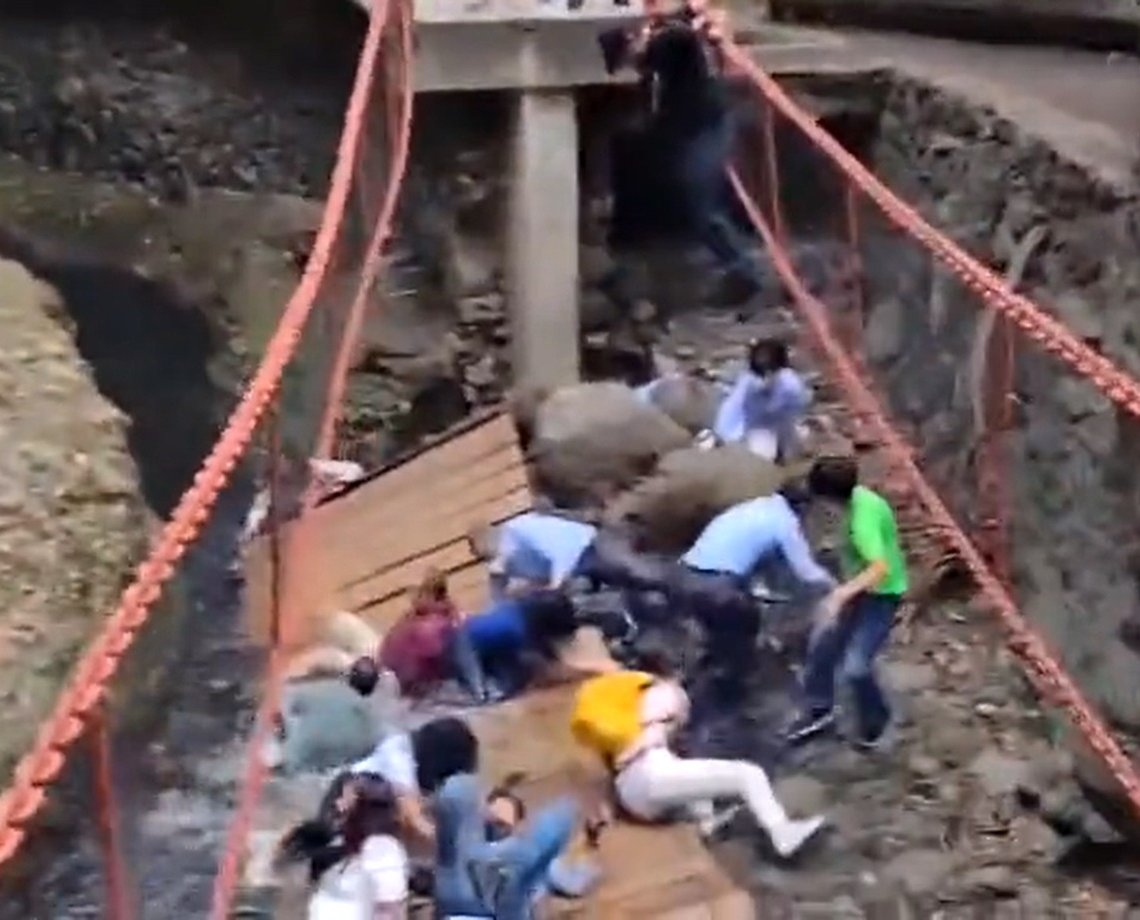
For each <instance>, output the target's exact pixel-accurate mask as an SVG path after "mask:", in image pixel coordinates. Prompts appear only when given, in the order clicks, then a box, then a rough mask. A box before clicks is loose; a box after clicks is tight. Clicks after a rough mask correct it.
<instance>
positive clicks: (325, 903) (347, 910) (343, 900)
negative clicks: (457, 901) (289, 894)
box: [309, 835, 408, 920]
mask: <svg viewBox="0 0 1140 920" xmlns="http://www.w3.org/2000/svg"><path fill="white" fill-rule="evenodd" d="M407 898H408V852H407V850H405V849H404V845H403V844H402V843H400V841H399V840H397V839H396V838H395V837H388V836H386V835H385V836H376V837H369V838H368V839H367V840H365V841H364V846H362V847H361V848H360V852H359V853H357V854H356V855H355V856H352V857H350V858H349V859H346V860H343V861H342V862H340V863H338V864H337V865H335V866H333V867H332V868H330V869H327V870H326V871H325V873H324V874H323V875H322V876H321V877H320V879H319V880H318V882H317V888H316V890H315V891H314V892H313V894H312V897H310V898H309V920H373V918H374V917H375V916H376V905H378V904H402V903H403V902H404V901H406V900H407Z"/></svg>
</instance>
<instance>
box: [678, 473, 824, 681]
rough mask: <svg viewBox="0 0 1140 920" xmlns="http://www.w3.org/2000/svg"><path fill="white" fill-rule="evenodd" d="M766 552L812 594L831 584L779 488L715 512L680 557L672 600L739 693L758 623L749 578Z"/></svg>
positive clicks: (719, 671)
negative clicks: (701, 632)
mask: <svg viewBox="0 0 1140 920" xmlns="http://www.w3.org/2000/svg"><path fill="white" fill-rule="evenodd" d="M773 556H780V557H783V560H784V562H785V563H786V564H787V566H788V567H789V568H790V569H791V571H792V573H793V574H794V575H795V576H796V577H797V578H798V579H799V580H800V581H801V582H803V583H804V584H805V586H807V587H808V588H809V589H811V590H812V591H813V592H818V593H819V594H821V595H822V594H825V593H826V592H827V591H829V590H831V588H832V587H833V586H834V584H835V581H834V579H833V578H832V576H831V575H830V574H829V573H828V571H827V570H826V569H824V568H823V567H822V566H821V565H820V564H819V563H818V562H817V561H816V559H815V557H814V556H813V555H812V551H811V547H810V546H809V545H808V541H807V538H806V537H805V536H804V532H803V528H802V527H801V525H800V520H799V517H798V516H797V515H796V512H795V511H794V510H793V509H792V506H791V504H790V503H789V502H788V499H787V498H786V497H785V496H784V495H782V494H780V493H777V494H775V495H764V496H761V497H759V498H753V499H750V500H749V501H746V502H741V503H740V504H737V505H733V506H732V507H731V508H728V509H727V510H725V511H722V512H721V513H720V514H718V515H717V516H716V517H715V518H713V519H712V521H710V522H709V524H708V526H706V527H705V529H704V530H703V531H702V532H701V535H700V536H699V537H697V540H696V542H695V543H694V544H693V545H692V547H691V548H690V549H689V551H688V552H686V553H685V554H684V555H683V556H682V557H681V566H680V574H679V577H678V579H677V584H676V585H675V587H674V591H675V598H676V600H677V601H678V604H679V606H681V607H682V608H683V609H684V610H686V611H687V612H688V613H689V614H690V615H691V616H693V617H695V618H696V619H698V621H700V622H701V623H702V624H703V625H704V628H705V632H706V635H707V654H708V657H709V664H710V666H712V668H713V670H714V671H715V672H716V673H717V674H718V676H719V677H720V678H721V679H720V680H719V681H718V683H719V685H720V686H721V688H722V689H723V691H724V692H725V693H737V692H739V683H740V681H741V680H742V679H743V678H744V675H746V674H747V673H748V671H749V664H750V662H751V660H752V657H753V655H754V654H755V650H756V640H757V637H758V635H759V632H760V626H761V623H760V611H759V608H758V605H757V603H756V600H755V598H754V597H753V596H752V592H751V579H752V577H753V575H754V574H755V572H756V570H757V568H758V567H759V566H760V565H761V564H762V563H763V562H765V561H766V560H767V559H769V558H772V557H773Z"/></svg>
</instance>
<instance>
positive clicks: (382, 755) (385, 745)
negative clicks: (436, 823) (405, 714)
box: [349, 732, 420, 794]
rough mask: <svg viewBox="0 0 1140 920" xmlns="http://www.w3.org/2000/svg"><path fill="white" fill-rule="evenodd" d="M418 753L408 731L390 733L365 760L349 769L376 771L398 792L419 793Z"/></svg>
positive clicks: (365, 771)
mask: <svg viewBox="0 0 1140 920" xmlns="http://www.w3.org/2000/svg"><path fill="white" fill-rule="evenodd" d="M416 768H417V764H416V754H415V751H414V750H413V749H412V736H411V735H410V734H408V733H407V732H399V733H398V734H395V735H389V736H388V737H387V738H385V739H384V740H383V741H381V742H380V743H379V744H378V745H376V748H375V750H373V751H372V753H371V754H369V755H368V756H367V757H365V758H364V759H363V760H358V761H357V762H356V763H354V764H353V765H352V766H351V767H349V770H350V771H352V772H353V773H375V774H377V775H378V776H382V777H384V779H386V780H387V781H388V782H389V783H391V784H392V788H394V789H395V790H396V791H397V792H402V793H411V794H418V793H419V791H420V784H419V781H418V780H417V779H416Z"/></svg>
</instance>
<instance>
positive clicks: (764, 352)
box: [713, 338, 812, 461]
mask: <svg viewBox="0 0 1140 920" xmlns="http://www.w3.org/2000/svg"><path fill="white" fill-rule="evenodd" d="M811 398H812V392H811V387H809V386H808V384H807V383H806V382H805V381H804V379H803V378H802V377H801V376H800V375H799V373H798V372H797V371H796V370H795V369H794V368H793V367H792V366H791V363H790V360H789V357H788V346H787V345H786V344H785V343H784V342H781V341H779V340H778V339H772V338H768V339H757V340H756V341H754V342H753V343H752V344H751V345H750V346H749V348H748V366H747V367H746V368H745V369H744V370H743V371H742V372H741V373H740V376H739V377H737V378H736V383H735V384H734V385H733V387H732V389H731V390H730V391H729V393H728V395H727V396H726V397H725V398H724V401H723V402H722V403H721V404H720V408H719V409H718V410H717V415H716V421H715V423H714V424H713V433H714V434H715V435H716V436H717V438H718V440H720V441H721V442H722V443H724V444H734V443H737V442H742V443H744V444H746V445H747V446H748V449H749V450H751V451H752V452H753V453H755V454H758V455H759V456H761V457H764V458H765V459H768V460H775V459H777V458H779V459H781V460H785V461H786V460H788V459H790V458H792V457H794V456H795V455H796V453H797V451H798V450H799V446H800V442H801V438H800V434H799V426H800V424H801V423H802V421H803V418H804V415H805V413H806V412H807V409H808V406H810V405H811Z"/></svg>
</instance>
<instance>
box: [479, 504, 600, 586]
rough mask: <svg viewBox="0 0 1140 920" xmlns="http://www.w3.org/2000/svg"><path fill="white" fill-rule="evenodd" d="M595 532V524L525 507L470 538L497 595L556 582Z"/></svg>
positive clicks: (572, 566) (570, 572) (576, 560)
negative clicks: (485, 567)
mask: <svg viewBox="0 0 1140 920" xmlns="http://www.w3.org/2000/svg"><path fill="white" fill-rule="evenodd" d="M597 536H598V529H597V528H596V527H593V526H591V525H589V524H585V523H583V522H581V521H574V520H571V519H570V518H566V517H562V516H560V515H557V514H545V513H543V512H541V511H527V512H525V513H523V514H519V515H516V516H515V517H513V518H510V519H509V520H506V521H504V522H503V523H502V524H500V525H499V526H498V527H488V528H482V529H479V530H476V531H475V532H473V533H472V535H471V537H470V540H471V545H472V550H473V552H474V554H475V556H476V557H477V558H481V559H487V560H489V562H488V568H489V574H490V577H491V590H492V593H493V595H494V596H495V598H496V599H502V598H504V597H506V596H508V595H510V594H513V593H517V591H519V590H523V591H525V590H527V588H528V587H540V586H541V587H551V588H557V587H559V586H560V585H561V584H562V583H563V582H564V581H566V579H567V578H569V577H570V576H571V575H573V574H574V572H575V570H576V569H577V568H578V565H579V563H580V562H581V561H582V558H583V555H584V554H585V552H586V550H587V549H589V547H590V546H592V545H593V543H594V540H595V539H596V538H597ZM512 583H514V587H513V588H512Z"/></svg>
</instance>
